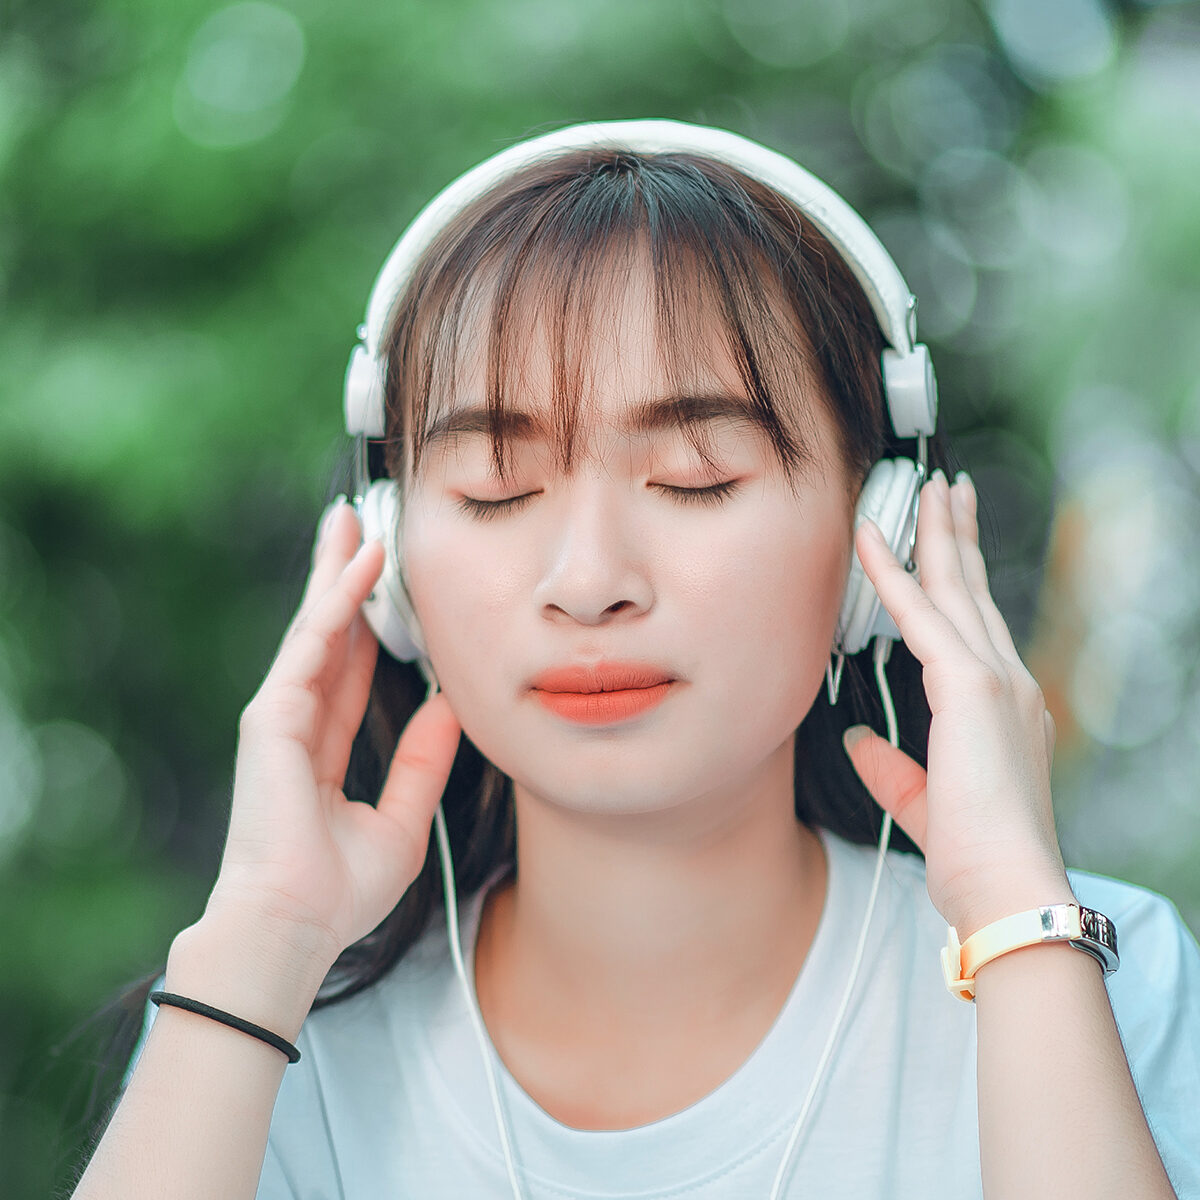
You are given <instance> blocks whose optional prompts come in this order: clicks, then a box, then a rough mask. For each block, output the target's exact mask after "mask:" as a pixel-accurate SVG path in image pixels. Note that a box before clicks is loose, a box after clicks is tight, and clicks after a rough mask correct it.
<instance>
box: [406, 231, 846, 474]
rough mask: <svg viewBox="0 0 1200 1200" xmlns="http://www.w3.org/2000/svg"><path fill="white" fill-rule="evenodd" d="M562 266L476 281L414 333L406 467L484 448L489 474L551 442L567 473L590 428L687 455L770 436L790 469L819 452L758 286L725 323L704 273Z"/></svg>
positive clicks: (775, 307)
mask: <svg viewBox="0 0 1200 1200" xmlns="http://www.w3.org/2000/svg"><path fill="white" fill-rule="evenodd" d="M573 267H574V264H547V265H546V269H544V270H542V271H540V272H534V273H532V274H531V275H529V276H528V277H527V278H525V279H523V280H522V281H521V283H520V286H517V287H512V286H511V281H510V286H509V287H508V288H504V287H502V286H499V285H498V282H497V273H496V272H494V271H481V272H479V273H478V274H477V275H476V276H475V278H474V279H472V280H471V281H470V282H469V283H468V284H467V285H466V286H465V287H464V289H463V291H462V292H461V293H460V294H459V295H460V302H459V303H458V304H456V305H455V306H454V307H453V311H452V313H451V315H450V319H449V320H442V321H441V322H437V323H436V327H435V328H433V329H430V330H429V331H428V332H429V333H430V335H431V342H430V343H429V348H430V349H431V350H432V362H433V364H434V369H433V370H432V372H430V374H429V375H428V376H427V379H426V385H427V386H426V387H425V388H423V389H418V391H417V405H416V411H415V412H414V413H413V414H412V420H413V423H412V425H410V428H411V429H413V431H414V433H415V437H414V439H412V440H413V442H415V443H416V444H415V445H410V447H409V451H410V454H409V467H410V469H411V468H412V466H413V461H412V454H413V453H414V452H415V454H416V455H417V457H419V458H420V459H421V460H422V461H424V460H425V459H426V457H429V456H437V455H439V454H440V453H442V452H444V451H445V450H446V449H448V448H450V447H452V446H456V445H457V446H460V447H461V446H462V445H463V444H464V443H466V444H472V443H475V442H478V441H482V440H484V439H487V438H490V439H491V440H492V444H493V454H494V458H495V460H496V463H497V466H498V467H500V469H501V471H503V470H504V466H503V461H504V459H505V457H506V454H507V451H508V448H509V446H510V445H511V444H512V443H534V442H537V443H545V444H547V445H549V444H555V445H556V446H557V447H558V450H559V459H560V462H561V463H562V464H563V465H564V466H569V464H570V460H571V458H572V457H573V451H572V447H573V446H574V444H575V442H576V439H577V438H578V437H579V436H580V435H582V437H583V438H584V439H585V440H587V439H590V437H591V436H592V434H593V433H594V432H595V430H596V429H597V427H599V428H600V429H604V430H611V431H614V432H616V433H617V434H618V435H620V436H622V437H627V438H628V437H637V438H651V437H655V436H664V435H668V434H671V433H674V432H677V431H681V432H683V433H684V434H685V435H686V436H687V437H688V439H689V441H691V442H692V444H693V445H695V446H696V447H697V448H698V449H700V448H701V447H703V446H704V445H705V444H707V442H708V439H709V437H710V436H711V435H712V434H714V433H716V432H718V431H720V430H723V429H734V430H736V431H738V432H739V433H745V434H751V435H759V436H765V437H766V438H767V439H768V440H769V441H774V442H775V443H776V445H778V443H779V439H780V427H781V425H783V426H786V427H790V428H789V429H788V434H785V435H784V436H785V437H786V436H788V435H790V436H791V437H792V438H793V439H794V440H795V443H796V448H797V449H798V450H799V453H800V456H801V458H807V457H817V456H816V455H815V454H814V455H811V456H810V455H808V454H807V453H806V450H807V449H808V448H812V447H815V446H816V445H817V444H818V443H820V442H823V441H824V438H823V437H822V436H821V433H820V430H819V426H820V425H821V422H822V417H821V414H820V411H819V410H821V409H822V407H823V405H822V403H821V402H820V397H819V395H818V392H819V385H816V384H815V383H814V378H813V373H812V371H811V369H810V361H809V356H808V352H807V338H806V337H805V336H804V334H803V332H802V331H800V330H799V329H798V327H797V326H796V323H795V318H794V314H793V313H792V311H791V309H790V306H789V305H788V303H787V301H786V300H785V299H784V298H783V297H782V296H778V297H774V296H768V295H767V294H766V293H767V292H769V290H770V289H769V287H764V288H763V289H762V291H763V294H762V295H760V296H759V297H758V298H757V299H758V303H757V305H756V306H755V307H756V310H757V311H755V312H753V313H749V314H747V313H745V312H741V313H737V312H731V311H730V309H729V306H728V304H723V303H722V300H723V299H724V297H722V296H721V295H720V293H719V291H718V290H716V289H715V288H714V285H713V283H712V281H711V279H710V278H708V277H707V276H706V273H705V271H703V270H697V269H696V267H695V264H692V265H691V266H690V267H689V266H688V265H687V264H679V263H678V262H677V261H675V260H674V259H672V260H671V261H670V262H669V263H668V264H666V265H665V266H664V264H663V263H661V262H660V263H657V264H654V265H652V263H651V260H650V256H649V254H648V253H647V252H646V249H645V247H644V246H641V247H633V248H632V252H629V251H626V252H625V253H612V254H608V255H606V256H604V257H602V258H600V259H598V260H595V261H592V262H589V263H585V264H584V267H585V269H584V270H582V271H580V272H575V271H573V269H572V268H573ZM747 317H749V318H750V322H749V323H750V327H749V328H747V325H746V320H747ZM789 318H791V320H789ZM735 347H736V348H737V350H738V351H739V353H735ZM747 353H750V354H751V356H753V357H754V359H755V362H756V364H757V365H756V366H755V367H754V368H753V369H750V370H748V369H747V360H746V355H747ZM764 359H767V360H768V361H765V362H764ZM768 377H769V378H770V380H771V383H770V388H769V392H770V395H769V396H768V395H767V391H768V388H767V384H766V379H767V378H768ZM701 452H703V451H701Z"/></svg>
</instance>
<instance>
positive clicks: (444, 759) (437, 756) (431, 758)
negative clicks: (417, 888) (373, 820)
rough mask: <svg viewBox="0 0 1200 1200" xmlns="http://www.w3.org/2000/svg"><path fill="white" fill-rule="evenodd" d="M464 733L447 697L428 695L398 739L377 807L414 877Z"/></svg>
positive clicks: (419, 867)
mask: <svg viewBox="0 0 1200 1200" xmlns="http://www.w3.org/2000/svg"><path fill="white" fill-rule="evenodd" d="M461 732H462V727H461V726H460V725H459V723H458V718H457V717H456V716H455V715H454V713H453V712H452V711H451V708H450V702H449V701H448V700H447V699H446V696H445V693H444V692H440V691H439V692H435V693H434V694H433V695H432V696H430V697H428V698H427V699H426V700H425V701H424V702H423V703H422V704H421V705H420V707H418V708H417V710H416V712H414V713H413V715H412V717H411V718H410V719H409V722H408V724H407V725H406V726H405V727H404V731H403V733H401V735H400V740H399V742H398V743H397V745H396V751H395V754H394V755H393V757H392V763H391V766H390V767H389V769H388V773H387V778H386V779H385V780H384V783H383V789H382V791H381V792H380V794H379V801H378V803H377V804H376V806H375V807H376V809H377V811H378V812H379V814H380V815H381V816H383V817H386V818H388V821H389V822H390V825H391V831H392V834H393V837H394V841H395V850H396V853H397V858H398V860H399V861H402V862H404V863H405V864H406V866H407V867H408V868H409V874H410V875H411V877H412V878H413V879H415V878H416V876H417V873H418V872H419V871H420V869H421V864H422V863H423V862H424V861H425V850H426V847H427V846H428V845H429V833H430V825H431V824H432V822H433V813H434V810H435V809H436V808H437V806H438V802H439V801H440V800H441V798H442V793H443V792H444V791H445V790H446V783H447V781H448V780H449V778H450V768H451V767H452V766H453V765H454V758H455V754H456V752H457V750H458V742H459V734H460V733H461Z"/></svg>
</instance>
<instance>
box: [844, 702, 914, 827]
mask: <svg viewBox="0 0 1200 1200" xmlns="http://www.w3.org/2000/svg"><path fill="white" fill-rule="evenodd" d="M842 745H843V746H845V748H846V753H847V754H848V755H849V756H850V762H851V765H852V766H853V767H854V770H855V772H856V773H857V774H858V777H859V779H861V780H862V781H863V786H864V787H865V788H866V789H867V791H868V792H870V793H871V795H872V796H873V797H874V799H875V802H876V803H877V804H878V805H879V807H880V808H882V809H883V810H884V811H885V812H889V813H891V814H892V819H893V820H894V821H895V822H896V824H897V825H899V826H900V828H901V829H903V830H904V832H905V833H907V834H908V836H909V837H910V838H912V840H913V841H914V842H915V843H916V844H917V846H919V847H920V849H921V850H922V851H923V850H924V849H925V770H924V768H922V767H921V765H920V764H919V763H916V762H914V761H913V760H912V759H911V758H909V757H908V755H907V754H905V753H904V751H903V750H899V749H897V748H896V747H895V746H893V745H892V743H891V742H889V741H888V740H887V739H886V738H882V737H880V736H879V735H878V734H877V733H875V732H874V731H873V730H872V729H870V728H869V727H868V726H866V725H851V726H850V728H849V729H847V730H846V732H845V733H843V734H842Z"/></svg>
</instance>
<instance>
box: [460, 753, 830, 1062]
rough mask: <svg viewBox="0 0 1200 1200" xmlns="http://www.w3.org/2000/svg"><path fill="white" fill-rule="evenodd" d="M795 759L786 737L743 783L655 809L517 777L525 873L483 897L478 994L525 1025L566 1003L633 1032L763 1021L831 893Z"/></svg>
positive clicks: (589, 1018)
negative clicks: (551, 793)
mask: <svg viewBox="0 0 1200 1200" xmlns="http://www.w3.org/2000/svg"><path fill="white" fill-rule="evenodd" d="M792 755H793V742H792V740H791V739H788V740H787V741H786V742H785V743H784V744H783V745H782V746H781V747H780V748H779V750H778V751H777V752H776V754H774V755H772V756H771V758H769V759H768V760H767V761H766V762H764V763H763V764H762V766H761V769H760V770H759V771H758V772H756V774H755V775H754V777H753V778H751V779H749V780H746V779H743V780H741V781H740V783H739V786H738V787H737V788H736V789H735V790H730V789H720V790H714V791H713V792H711V793H710V794H708V795H705V796H702V797H697V798H695V799H694V800H693V801H692V802H689V804H688V805H687V806H685V807H681V808H680V809H676V810H671V811H667V812H658V813H651V814H636V815H628V814H620V815H611V814H599V813H594V812H585V813H581V812H578V811H573V810H570V809H567V808H564V807H562V806H561V805H555V804H553V803H550V802H547V801H546V800H544V799H543V798H540V797H537V796H535V795H534V794H532V793H531V792H529V791H527V790H526V789H524V788H522V787H519V786H514V799H515V803H516V810H517V831H518V833H517V837H518V864H519V868H518V876H517V878H516V879H515V880H514V881H513V882H512V883H510V884H509V885H507V886H506V887H503V888H500V889H497V890H496V891H494V892H493V893H492V894H491V895H490V896H489V897H488V900H487V902H486V904H485V906H484V912H483V917H482V919H481V925H480V931H479V940H478V943H477V951H476V964H475V970H476V982H477V990H478V991H479V995H480V1003H481V1006H484V1005H485V1000H486V1001H487V1002H488V1003H489V1004H490V1006H491V1007H492V1010H493V1014H492V1015H493V1017H494V1018H496V1019H498V1020H500V1021H502V1022H505V1021H508V1020H510V1019H512V1020H520V1022H521V1023H522V1024H524V1025H526V1026H529V1025H532V1024H533V1023H534V1022H536V1021H538V1020H539V1019H544V1020H546V1021H548V1022H552V1023H554V1024H557V1025H561V1022H562V1014H563V1013H571V1014H574V1016H573V1019H574V1020H577V1021H578V1022H579V1023H580V1024H581V1025H583V1026H585V1027H586V1026H587V1025H588V1023H591V1022H596V1021H600V1022H602V1023H603V1025H604V1026H605V1027H607V1028H610V1029H612V1028H621V1029H622V1030H624V1031H626V1032H627V1033H628V1034H629V1036H630V1037H632V1038H635V1039H636V1037H637V1036H638V1034H639V1033H642V1034H644V1035H645V1036H647V1037H654V1036H659V1035H661V1033H662V1032H663V1031H664V1030H675V1031H677V1030H678V1027H679V1023H680V1022H681V1021H683V1022H686V1023H687V1024H688V1025H690V1026H691V1027H693V1028H700V1027H710V1028H720V1027H721V1025H722V1023H723V1022H727V1021H729V1020H735V1019H736V1020H738V1021H746V1020H747V1013H748V1012H749V1013H761V1014H762V1016H763V1018H764V1020H765V1025H764V1032H765V1028H766V1027H768V1026H769V1024H770V1022H771V1021H772V1020H773V1019H774V1017H775V1016H776V1015H777V1014H778V1011H779V1008H780V1007H781V1006H782V1003H783V1001H784V999H786V996H787V993H788V991H789V990H790V988H791V985H792V982H793V981H794V980H795V977H796V974H797V973H798V971H799V969H800V966H801V965H802V963H803V961H804V957H805V955H806V954H807V952H808V947H809V945H810V944H811V941H812V937H813V935H814V933H815V931H816V926H817V922H818V920H819V918H820V914H821V910H822V908H823V906H824V900H825V888H826V878H827V867H826V862H825V856H824V851H823V848H822V847H821V844H820V841H819V839H818V838H817V837H816V835H815V834H814V833H813V832H812V831H811V830H810V829H808V828H806V827H805V826H804V825H802V824H800V822H798V821H797V820H796V817H795V810H794V799H793V768H792V763H793V758H792ZM518 1014H519V1015H518ZM485 1015H486V1014H485ZM760 1023H762V1022H761V1021H760Z"/></svg>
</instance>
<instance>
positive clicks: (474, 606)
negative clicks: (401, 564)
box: [404, 511, 516, 686]
mask: <svg viewBox="0 0 1200 1200" xmlns="http://www.w3.org/2000/svg"><path fill="white" fill-rule="evenodd" d="M404 538H405V540H404V549H405V574H406V578H407V581H408V587H409V592H410V594H411V596H412V600H413V605H414V607H415V608H416V610H417V615H418V616H419V618H420V620H421V629H422V631H423V632H424V634H425V638H426V644H427V645H428V647H429V650H430V653H431V655H432V656H433V657H434V659H435V661H436V662H437V664H438V670H439V678H441V677H442V676H443V675H445V676H446V678H447V679H448V678H450V677H451V676H457V675H458V674H460V672H462V671H463V669H464V668H463V667H462V666H460V664H470V663H475V664H478V663H479V662H480V661H481V657H480V656H481V655H486V659H487V660H494V659H495V657H496V654H497V652H498V651H500V650H502V648H503V645H504V643H503V641H499V642H498V641H497V637H498V635H499V633H500V623H501V621H502V619H503V615H504V614H505V613H509V612H511V611H512V607H513V604H514V601H515V590H516V585H515V580H514V577H513V573H512V572H511V570H505V569H504V566H505V564H504V563H503V562H502V561H500V549H499V547H498V546H497V545H496V541H497V539H495V538H492V539H488V538H487V537H478V536H474V537H473V536H472V535H471V531H470V530H469V529H466V528H464V527H463V526H462V525H461V524H460V523H458V522H452V521H451V520H449V519H446V518H439V517H438V515H437V514H436V512H435V513H433V514H426V513H422V512H420V511H417V512H414V513H413V514H410V515H409V516H408V517H407V518H406V520H405V528H404ZM442 682H443V686H444V685H445V682H446V681H445V680H444V679H443V680H442Z"/></svg>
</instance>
